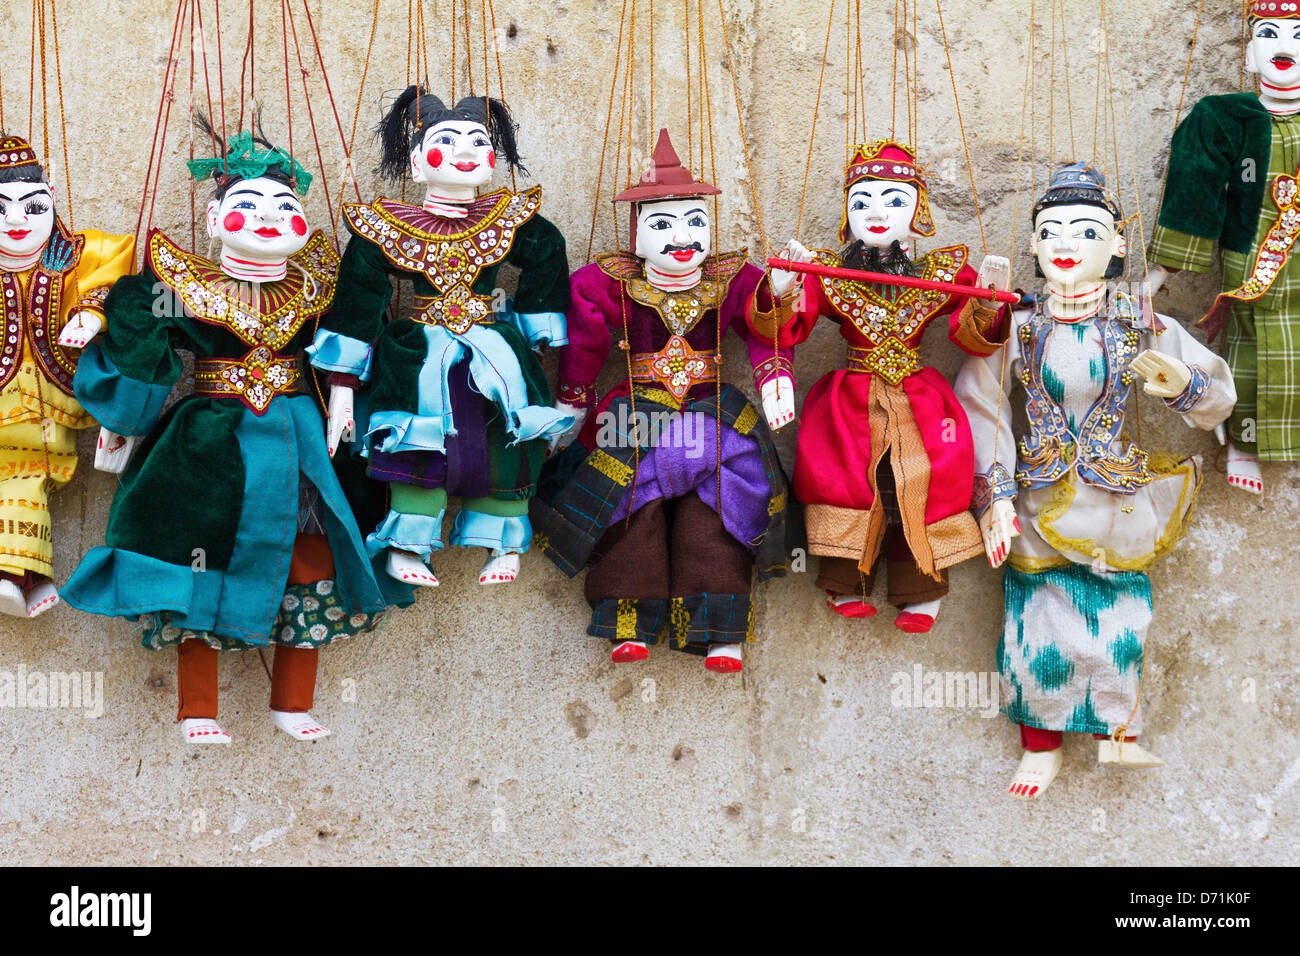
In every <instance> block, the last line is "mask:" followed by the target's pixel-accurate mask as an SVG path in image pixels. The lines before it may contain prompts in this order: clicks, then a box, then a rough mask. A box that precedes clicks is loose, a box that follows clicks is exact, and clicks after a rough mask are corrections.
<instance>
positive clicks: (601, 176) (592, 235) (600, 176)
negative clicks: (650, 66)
mask: <svg viewBox="0 0 1300 956" xmlns="http://www.w3.org/2000/svg"><path fill="white" fill-rule="evenodd" d="M626 18H627V0H623V12H622V14H621V15H620V17H619V21H618V45H617V46H616V47H615V52H614V69H613V71H612V73H611V74H610V80H609V107H608V109H607V110H606V111H605V135H604V138H603V139H602V140H601V144H600V164H599V166H598V167H597V170H596V192H595V196H594V198H593V199H592V202H591V229H590V230H589V231H588V232H587V254H586V256H585V257H584V258H583V260H582V261H583V262H584V263H588V262H591V250H592V247H593V246H594V245H595V242H596V216H597V215H598V213H599V210H600V189H601V186H602V185H603V184H604V181H605V156H606V154H607V153H608V152H609V128H610V126H611V125H613V119H614V89H615V87H616V86H617V85H618V77H619V67H620V66H621V65H622V62H623V60H622V57H623V24H624V21H625V20H626ZM688 99H689V97H688ZM622 112H623V111H622V109H621V108H620V110H619V126H620V129H619V139H620V141H621V140H622ZM614 175H615V176H617V175H618V160H617V159H616V160H615V161H614ZM614 222H615V228H617V223H618V218H617V215H615V220H614ZM615 236H616V237H617V233H615Z"/></svg>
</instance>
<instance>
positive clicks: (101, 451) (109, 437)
mask: <svg viewBox="0 0 1300 956" xmlns="http://www.w3.org/2000/svg"><path fill="white" fill-rule="evenodd" d="M134 448H135V437H134V436H131V435H119V434H118V433H117V432H112V431H109V430H108V429H107V428H104V427H102V426H101V427H100V429H99V443H98V444H97V445H96V446H95V470H96V471H106V472H108V473H109V474H112V475H120V474H121V473H122V472H124V471H126V463H127V462H129V461H130V460H131V452H132V450H134Z"/></svg>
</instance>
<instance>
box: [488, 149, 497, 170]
mask: <svg viewBox="0 0 1300 956" xmlns="http://www.w3.org/2000/svg"><path fill="white" fill-rule="evenodd" d="M488 168H489V169H496V168H497V154H496V152H495V151H494V150H489V151H488Z"/></svg>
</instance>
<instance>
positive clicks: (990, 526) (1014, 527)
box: [980, 498, 1020, 568]
mask: <svg viewBox="0 0 1300 956" xmlns="http://www.w3.org/2000/svg"><path fill="white" fill-rule="evenodd" d="M980 532H981V533H982V534H983V535H984V553H985V554H987V555H988V557H989V565H990V566H991V567H994V568H996V567H1001V565H1002V562H1003V561H1005V560H1006V559H1007V555H1008V554H1010V553H1011V539H1012V538H1018V537H1020V519H1019V518H1017V517H1016V506H1015V504H1014V503H1013V502H1012V501H1011V499H1010V498H999V499H998V500H997V501H995V502H993V506H992V507H991V508H989V510H988V511H986V512H984V515H983V517H981V518H980Z"/></svg>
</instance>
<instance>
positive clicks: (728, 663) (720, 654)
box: [704, 644, 745, 674]
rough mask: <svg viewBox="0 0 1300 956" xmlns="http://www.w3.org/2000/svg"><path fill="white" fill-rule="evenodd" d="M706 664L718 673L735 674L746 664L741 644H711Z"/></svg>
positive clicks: (705, 659) (705, 660)
mask: <svg viewBox="0 0 1300 956" xmlns="http://www.w3.org/2000/svg"><path fill="white" fill-rule="evenodd" d="M704 666H705V667H707V668H708V669H709V670H711V671H713V672H714V673H716V674H735V673H737V672H739V671H740V669H741V668H743V667H744V666H745V664H744V662H743V661H742V660H741V659H740V645H739V644H710V645H709V654H708V656H707V657H705V658H704Z"/></svg>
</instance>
